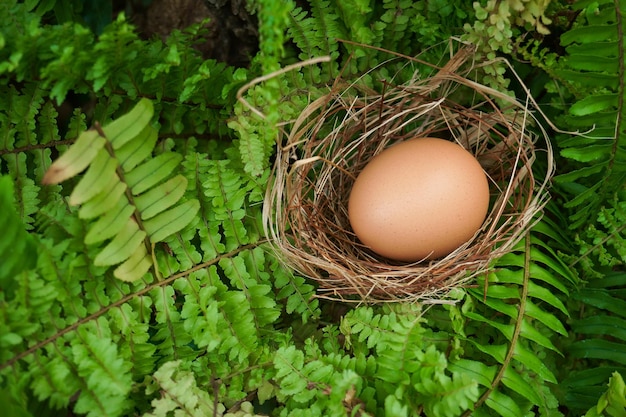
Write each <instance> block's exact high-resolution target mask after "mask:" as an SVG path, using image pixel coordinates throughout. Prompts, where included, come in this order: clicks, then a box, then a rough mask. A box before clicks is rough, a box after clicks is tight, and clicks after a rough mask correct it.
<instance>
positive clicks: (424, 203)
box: [348, 138, 489, 262]
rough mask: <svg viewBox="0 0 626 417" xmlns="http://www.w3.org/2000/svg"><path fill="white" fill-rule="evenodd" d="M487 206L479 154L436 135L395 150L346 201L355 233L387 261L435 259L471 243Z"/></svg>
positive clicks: (377, 160)
mask: <svg viewBox="0 0 626 417" xmlns="http://www.w3.org/2000/svg"><path fill="white" fill-rule="evenodd" d="M488 209H489V183H488V181H487V177H486V175H485V173H484V171H483V169H482V167H481V166H480V164H479V163H478V161H477V160H476V158H474V156H473V155H472V154H471V153H469V152H468V151H467V150H465V149H464V148H463V147H461V146H460V145H458V144H456V143H454V142H451V141H447V140H443V139H436V138H419V139H412V140H408V141H406V142H402V143H399V144H396V145H394V146H391V147H390V148H388V149H386V150H384V151H383V152H381V153H380V154H379V155H377V156H375V157H374V158H372V160H371V161H370V162H369V163H368V164H367V165H366V166H365V168H364V169H363V170H362V171H361V173H360V174H359V175H358V177H357V179H356V181H355V182H354V185H353V187H352V191H351V193H350V200H349V203H348V215H349V218H350V224H351V226H352V230H353V231H354V233H355V234H356V236H357V237H358V238H359V240H360V241H361V242H362V243H363V244H364V245H365V246H367V247H369V248H370V249H372V250H373V251H374V252H376V253H378V254H379V255H382V256H384V257H387V258H390V259H394V260H398V261H406V262H415V261H420V260H426V259H436V258H439V257H442V256H445V255H448V254H449V253H450V252H452V251H454V250H455V249H457V248H458V247H459V246H461V245H462V244H463V243H465V242H467V241H468V240H469V239H471V238H472V237H473V236H474V234H475V233H476V231H477V230H478V229H480V227H481V225H482V224H483V222H484V220H485V217H486V215H487V211H488Z"/></svg>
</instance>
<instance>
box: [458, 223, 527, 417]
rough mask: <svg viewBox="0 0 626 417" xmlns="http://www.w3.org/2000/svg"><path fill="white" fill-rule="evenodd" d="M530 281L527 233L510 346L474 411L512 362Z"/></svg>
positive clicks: (468, 414) (468, 412)
mask: <svg viewBox="0 0 626 417" xmlns="http://www.w3.org/2000/svg"><path fill="white" fill-rule="evenodd" d="M529 281H530V233H529V232H527V233H526V236H525V239H524V280H523V284H522V294H521V296H520V302H519V310H518V312H517V320H516V322H515V328H514V329H513V335H512V336H511V345H510V346H509V350H508V351H507V352H506V356H505V357H504V361H503V362H502V367H501V368H500V370H499V371H498V374H497V375H496V376H495V378H494V379H493V381H492V383H491V387H490V388H489V389H487V390H486V391H485V392H484V393H483V395H482V396H481V397H480V398H479V399H478V401H476V403H475V404H474V409H477V408H478V407H480V406H481V405H482V404H483V403H484V402H485V401H487V398H489V395H491V393H492V392H493V391H494V390H495V389H496V388H497V387H498V385H499V384H500V381H502V378H503V377H504V373H505V372H506V370H507V368H508V367H509V364H510V363H511V361H512V360H513V356H514V355H515V347H516V346H517V341H518V339H519V335H520V333H521V332H522V323H523V322H524V315H525V314H526V299H527V297H528V284H529ZM471 414H472V410H467V411H466V412H465V413H464V414H463V417H469V416H470V415H471Z"/></svg>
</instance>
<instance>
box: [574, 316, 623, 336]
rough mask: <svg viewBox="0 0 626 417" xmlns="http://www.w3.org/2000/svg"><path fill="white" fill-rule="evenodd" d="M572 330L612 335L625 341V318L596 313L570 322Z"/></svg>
mask: <svg viewBox="0 0 626 417" xmlns="http://www.w3.org/2000/svg"><path fill="white" fill-rule="evenodd" d="M572 330H573V331H574V332H575V333H578V334H595V335H606V336H610V337H612V338H613V337H614V338H617V339H620V340H623V341H624V342H626V320H624V319H622V318H620V317H615V316H609V315H606V314H598V315H595V316H589V317H585V318H582V319H580V320H576V321H574V322H573V323H572Z"/></svg>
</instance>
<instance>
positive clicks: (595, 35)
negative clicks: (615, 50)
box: [561, 24, 618, 46]
mask: <svg viewBox="0 0 626 417" xmlns="http://www.w3.org/2000/svg"><path fill="white" fill-rule="evenodd" d="M617 33H618V32H617V25H615V24H613V25H591V26H581V27H578V28H575V29H572V30H570V31H568V32H565V33H564V34H563V35H561V45H564V46H567V45H570V44H572V43H574V42H579V41H580V40H584V41H585V43H591V42H606V41H612V40H615V38H616V37H617Z"/></svg>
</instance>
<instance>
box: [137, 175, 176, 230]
mask: <svg viewBox="0 0 626 417" xmlns="http://www.w3.org/2000/svg"><path fill="white" fill-rule="evenodd" d="M186 189H187V179H186V178H185V177H183V176H182V175H177V176H175V177H173V178H171V179H170V180H168V181H167V182H165V183H163V184H160V185H158V186H156V187H154V188H152V189H151V190H149V191H147V192H145V193H143V194H141V195H139V196H137V197H135V199H134V201H135V205H136V206H137V210H139V212H140V213H141V218H142V219H143V220H147V219H150V218H152V217H154V216H156V215H157V214H159V213H161V212H162V211H164V210H166V209H168V208H170V207H171V206H173V205H174V204H176V203H177V202H178V200H180V198H181V197H182V196H183V194H185V190H186Z"/></svg>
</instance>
